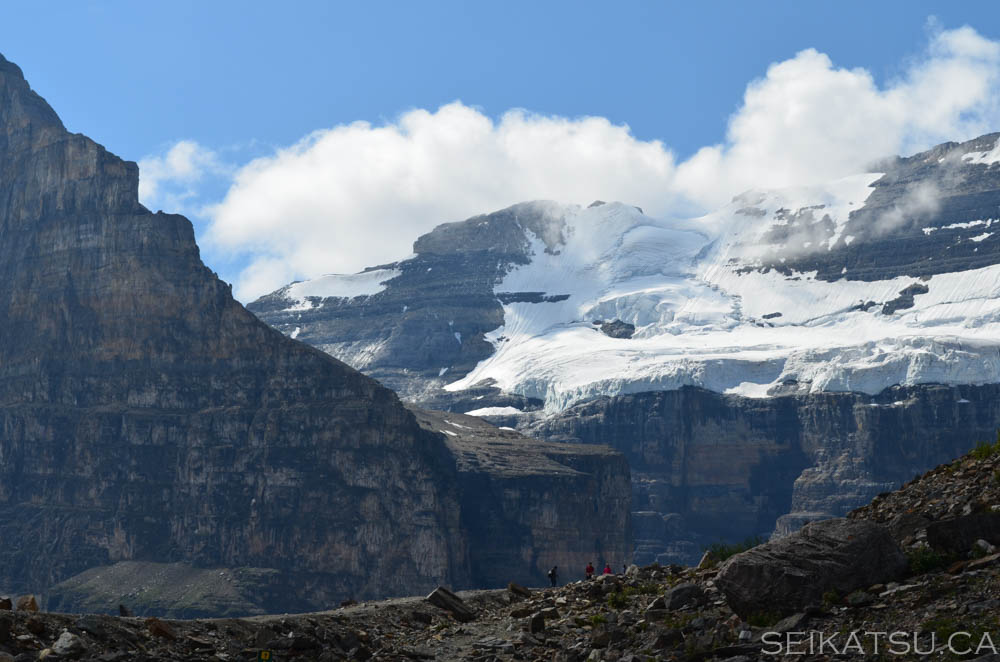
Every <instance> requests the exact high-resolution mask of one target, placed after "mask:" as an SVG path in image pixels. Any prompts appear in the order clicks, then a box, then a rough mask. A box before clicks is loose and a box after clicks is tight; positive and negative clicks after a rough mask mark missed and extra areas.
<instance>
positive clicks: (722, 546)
mask: <svg viewBox="0 0 1000 662" xmlns="http://www.w3.org/2000/svg"><path fill="white" fill-rule="evenodd" d="M765 542H767V541H766V540H764V539H763V538H762V537H760V536H751V537H749V538H747V539H746V540H744V541H743V542H734V543H725V542H722V541H721V540H720V541H719V542H716V543H712V544H711V545H709V546H708V547H706V548H705V551H706V552H708V553H709V554H711V556H712V560H713V561H715V562H716V563H722V562H723V561H725V560H726V559H728V558H729V557H730V556H736V555H737V554H740V553H742V552H745V551H747V550H748V549H752V548H754V547H756V546H757V545H761V544H763V543H765Z"/></svg>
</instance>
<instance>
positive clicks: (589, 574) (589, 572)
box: [584, 561, 594, 579]
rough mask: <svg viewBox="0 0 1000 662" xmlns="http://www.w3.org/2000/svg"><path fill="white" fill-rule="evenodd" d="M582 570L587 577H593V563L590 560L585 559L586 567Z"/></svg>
mask: <svg viewBox="0 0 1000 662" xmlns="http://www.w3.org/2000/svg"><path fill="white" fill-rule="evenodd" d="M584 572H585V573H586V575H587V579H593V578H594V564H593V563H592V562H590V561H587V569H586V570H584Z"/></svg>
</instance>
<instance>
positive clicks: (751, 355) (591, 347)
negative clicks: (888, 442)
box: [445, 173, 1000, 413]
mask: <svg viewBox="0 0 1000 662" xmlns="http://www.w3.org/2000/svg"><path fill="white" fill-rule="evenodd" d="M881 176H882V173H865V174H862V175H857V176H853V177H847V178H844V179H842V180H839V181H836V182H832V183H830V184H828V185H825V186H816V187H800V188H796V189H787V190H781V191H763V192H749V193H746V194H743V195H741V196H738V197H737V198H735V199H734V200H733V201H732V203H731V204H729V205H727V206H726V207H724V208H722V209H719V210H717V211H715V212H713V213H711V214H708V215H706V216H703V217H701V218H696V219H667V220H663V219H654V218H651V217H649V216H647V215H645V214H643V213H642V212H641V211H640V210H639V209H637V208H635V207H631V206H629V205H626V204H622V203H607V204H601V205H598V206H591V207H588V208H582V207H579V206H575V205H562V206H553V205H552V203H546V205H547V206H546V207H545V210H544V211H545V213H548V214H552V215H553V216H557V217H558V220H559V222H560V223H561V224H562V225H563V227H564V231H563V233H562V236H561V237H560V238H559V245H558V246H556V250H552V246H551V242H552V239H551V237H546V238H545V240H548V243H547V242H546V241H545V240H543V238H541V237H538V236H536V235H534V234H533V233H532V232H531V231H530V230H528V229H526V232H527V234H528V235H529V237H530V238H531V242H532V245H531V250H530V254H531V259H530V261H529V262H528V263H527V264H524V265H517V266H514V267H513V268H512V269H511V270H510V271H509V272H508V273H507V274H506V275H505V276H504V277H503V279H502V280H501V282H499V283H497V285H496V286H495V291H496V292H519V291H544V292H545V293H546V294H547V295H568V297H567V298H563V299H561V300H558V301H545V302H541V303H537V302H536V303H529V302H524V301H515V302H511V303H504V304H503V312H504V318H503V319H504V323H503V325H502V326H500V327H498V328H496V329H495V330H493V331H492V332H490V333H488V334H486V339H487V341H489V342H490V343H491V344H492V345H493V347H494V350H495V351H494V352H493V354H492V355H491V356H489V357H488V358H486V359H485V360H483V361H481V362H479V364H478V365H476V367H475V368H474V369H473V370H472V371H471V372H469V373H467V374H466V375H465V376H464V377H462V378H461V379H459V380H457V381H454V382H451V383H450V384H448V385H447V386H446V387H445V388H446V389H447V390H449V391H461V390H464V389H467V388H470V387H472V386H474V385H477V384H482V383H484V382H485V383H491V384H494V385H496V386H497V387H498V388H500V389H501V390H503V391H506V392H509V393H516V394H519V395H523V396H526V397H531V398H538V399H541V400H542V401H543V402H544V410H545V412H546V413H552V412H558V411H561V410H564V409H566V408H567V407H570V406H572V405H573V404H575V403H578V402H581V401H584V400H588V399H591V398H594V397H597V396H602V395H608V396H613V395H620V394H628V393H639V392H644V391H659V390H671V389H677V388H680V387H682V386H697V387H701V388H705V389H708V390H711V391H716V392H720V393H734V394H739V395H743V396H747V397H754V398H762V397H772V396H775V395H787V394H795V393H797V394H801V393H813V392H820V391H834V392H836V391H843V392H846V391H853V392H862V393H868V394H876V393H879V392H881V391H883V390H884V389H886V388H888V387H890V386H893V385H904V386H906V385H915V384H921V383H945V384H986V383H996V382H1000V265H994V266H988V267H984V268H980V269H973V270H967V271H959V272H952V273H940V274H935V275H931V276H923V277H920V278H915V277H909V276H900V277H895V278H889V279H885V280H878V281H864V280H851V279H850V275H849V274H848V273H847V271H848V269H847V268H846V267H845V268H844V277H843V278H840V279H838V280H835V281H832V282H831V281H829V280H823V279H819V278H817V275H816V273H815V272H795V271H788V270H784V271H781V270H778V269H774V268H771V267H770V266H768V264H769V262H768V260H769V259H770V260H771V262H774V261H775V259H777V261H778V262H779V263H780V262H783V261H784V258H785V257H788V256H793V255H799V256H801V255H808V254H810V253H814V252H819V251H829V250H831V249H832V248H833V247H834V246H835V245H838V242H840V244H841V245H849V244H850V243H851V242H852V241H854V237H852V236H850V235H845V234H844V232H845V227H846V224H847V223H846V222H847V219H848V216H849V214H850V213H851V211H853V210H856V209H859V208H860V207H862V206H863V205H864V203H865V200H866V199H867V198H868V196H869V194H870V193H871V191H872V188H871V185H872V184H873V183H874V182H875V181H876V180H878V179H879V178H880V177H881ZM992 223H993V221H992V219H981V221H974V222H969V223H967V224H966V227H964V228H958V229H959V230H963V231H964V230H967V231H968V236H967V237H959V238H958V239H957V240H956V241H972V242H976V241H981V240H982V238H981V237H982V235H983V234H984V230H985V229H986V228H989V227H990V225H991V224H992ZM951 229H953V230H954V229H956V228H955V226H954V224H953V225H952V228H951ZM925 234H927V233H926V231H925ZM779 256H780V257H779ZM908 288H910V289H909V290H908ZM908 293H909V294H908ZM901 297H902V298H901ZM906 297H912V305H911V306H910V307H906V304H905V303H903V304H900V305H899V307H898V309H897V308H896V307H894V306H892V304H891V302H898V301H903V300H905V299H906ZM554 298H556V297H554ZM886 304H890V306H886ZM615 319H617V320H621V321H623V322H626V323H629V324H632V325H634V326H635V332H634V334H633V336H632V337H631V338H629V339H623V338H612V337H608V336H606V335H605V334H603V333H602V332H601V331H600V329H599V324H600V323H601V322H604V321H611V320H615Z"/></svg>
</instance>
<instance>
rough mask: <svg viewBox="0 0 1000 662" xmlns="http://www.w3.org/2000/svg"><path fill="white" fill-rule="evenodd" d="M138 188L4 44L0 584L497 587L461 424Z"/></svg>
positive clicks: (132, 168) (364, 592)
mask: <svg viewBox="0 0 1000 662" xmlns="http://www.w3.org/2000/svg"><path fill="white" fill-rule="evenodd" d="M137 185H138V171H137V167H136V165H135V164H134V163H129V162H125V161H122V160H120V159H118V158H117V157H115V156H114V155H112V154H110V153H108V152H107V151H106V150H105V149H104V148H103V147H101V146H100V145H97V144H96V143H94V142H93V141H91V140H89V139H88V138H86V137H85V136H82V135H78V134H77V135H74V134H70V133H68V132H67V131H66V130H65V128H64V127H63V126H62V124H61V122H60V121H59V119H58V117H57V116H56V115H55V113H54V112H53V111H52V109H51V108H49V106H48V105H47V104H46V103H45V101H44V100H43V99H41V97H39V96H38V95H37V94H35V93H34V92H33V91H32V90H31V89H30V88H29V86H28V84H27V83H26V82H25V80H24V78H23V77H22V74H21V71H20V70H19V69H18V67H16V66H15V65H13V64H12V63H10V62H8V61H6V60H4V59H3V58H0V278H2V282H3V287H0V539H3V540H4V541H5V543H4V545H3V549H2V550H0V559H2V560H0V586H5V587H6V588H8V589H10V590H23V589H31V590H36V591H37V590H39V589H41V588H44V587H47V586H49V585H51V584H53V583H54V582H57V581H59V580H62V579H65V578H67V577H69V576H71V575H74V574H76V573H79V572H81V571H84V570H86V569H87V568H91V567H94V566H104V565H109V564H113V563H116V562H119V561H131V560H142V561H156V562H174V561H184V562H188V563H191V564H194V565H198V566H224V567H229V568H239V567H250V568H256V569H264V570H274V571H276V572H278V573H280V574H281V576H282V577H283V578H284V579H283V581H284V582H286V583H285V586H287V587H288V590H287V592H286V594H287V595H288V596H292V597H295V596H308V598H307V600H308V601H309V603H310V604H313V605H316V606H320V605H328V604H330V602H331V601H334V600H340V599H342V598H344V597H346V596H349V595H350V596H355V597H364V596H375V595H386V594H403V593H412V592H415V591H417V592H419V591H423V590H425V589H428V588H432V587H433V586H434V585H436V584H438V583H449V584H454V585H458V586H468V585H470V584H475V583H478V582H480V581H481V580H482V578H481V577H477V576H475V575H474V573H473V571H472V569H471V566H470V563H469V559H470V555H474V553H475V550H477V549H479V548H481V547H482V546H483V545H487V546H493V545H494V544H495V542H494V541H492V540H479V539H474V535H473V534H472V532H470V531H469V530H468V528H467V527H466V526H465V525H464V524H463V517H464V516H463V511H462V505H461V502H462V498H463V494H462V488H461V485H460V484H459V473H458V470H457V467H456V459H455V457H454V456H453V454H452V452H451V451H450V450H449V448H448V447H447V446H446V444H445V443H444V442H445V437H446V435H444V434H442V433H441V432H437V431H434V430H433V429H428V428H426V427H421V425H419V424H418V423H417V421H416V420H415V418H414V416H413V415H412V414H411V413H410V412H409V411H408V410H406V409H405V408H404V407H403V406H402V405H401V404H400V402H399V400H398V399H397V397H396V396H395V394H393V393H392V392H391V391H389V390H388V389H386V388H383V387H382V386H380V385H379V384H378V383H376V382H375V381H374V380H372V379H370V378H368V377H365V376H363V375H361V374H360V373H358V372H356V371H355V370H353V369H351V368H349V367H348V366H346V365H344V364H343V363H341V362H340V361H337V360H336V359H333V358H331V357H330V356H328V355H326V354H324V353H322V352H320V351H318V350H316V349H313V348H311V347H309V346H306V345H303V344H301V343H297V342H294V341H290V340H288V339H286V338H285V337H283V336H282V335H281V334H280V333H278V332H276V331H274V330H273V329H271V328H269V327H268V326H266V325H265V324H263V323H261V322H260V321H258V320H257V319H256V318H255V317H254V316H253V315H252V314H250V313H248V312H247V311H246V310H245V309H244V308H243V307H242V306H241V305H240V304H239V303H238V302H236V301H235V300H234V299H233V298H232V296H231V293H230V288H229V286H228V285H227V284H225V283H223V282H222V281H220V280H219V279H218V278H217V277H216V276H215V274H214V273H212V272H211V271H210V270H209V269H207V268H206V267H205V266H204V265H203V264H202V262H201V260H200V258H199V253H198V248H197V246H196V244H195V241H194V234H193V230H192V226H191V224H190V222H189V221H188V220H187V219H185V218H183V217H181V216H176V215H171V214H163V213H158V214H152V213H150V212H149V211H148V210H146V209H145V208H144V207H142V206H141V205H140V204H139V203H138V201H137ZM525 443H534V442H525ZM498 480H499V479H498ZM581 481H583V482H587V478H585V477H582V476H576V477H574V480H573V481H572V489H574V490H575V489H577V488H578V487H579V484H580V482H581ZM556 483H558V480H556ZM550 490H551V491H552V492H553V493H555V492H558V491H559V488H558V486H557V485H552V486H550ZM608 525H609V526H608V528H607V529H606V530H605V533H606V535H607V536H609V538H618V539H621V536H623V535H624V532H625V527H626V526H627V523H626V522H625V521H621V520H619V521H615V522H613V523H612V522H608ZM608 544H609V545H612V546H613V545H618V546H623V544H624V543H621V542H618V543H610V542H609V543H608ZM540 553H541V552H540ZM269 581H270V580H269ZM295 600H296V601H299V597H295ZM295 606H296V607H298V606H300V605H298V604H296V605H295ZM269 607H270V608H271V609H276V610H281V609H282V608H284V607H285V605H283V604H278V603H272V604H271V605H269Z"/></svg>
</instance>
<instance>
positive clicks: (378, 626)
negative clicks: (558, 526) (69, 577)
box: [0, 444, 1000, 662]
mask: <svg viewBox="0 0 1000 662" xmlns="http://www.w3.org/2000/svg"><path fill="white" fill-rule="evenodd" d="M997 510H1000V444H998V445H994V446H982V447H980V448H979V449H978V450H977V451H975V452H974V453H972V454H970V455H968V456H965V457H963V458H961V459H959V460H957V461H955V462H953V463H951V464H948V465H943V466H941V467H938V468H937V469H934V470H933V471H930V472H928V473H927V474H925V475H924V476H922V477H920V478H917V479H915V480H914V481H912V482H911V483H909V484H908V485H906V486H904V488H903V489H902V490H900V491H897V492H895V493H892V494H887V495H883V496H882V497H880V498H879V499H877V500H876V501H875V502H874V503H872V504H871V505H870V506H867V507H865V508H862V509H859V510H857V511H854V512H853V513H851V516H850V517H849V518H847V519H835V520H826V521H823V522H816V523H812V524H808V525H806V526H805V527H804V528H803V529H802V530H801V531H800V532H798V533H796V534H793V535H791V536H787V537H785V538H781V539H779V540H775V541H772V542H769V543H767V544H764V545H760V546H758V547H754V548H752V549H750V550H748V551H745V552H742V553H739V554H736V555H734V556H732V557H731V558H729V559H728V560H726V561H724V562H722V563H717V562H716V561H715V560H714V559H713V558H712V557H711V554H707V555H706V558H705V560H704V561H703V563H702V564H701V565H700V567H698V568H682V567H679V566H666V567H665V566H659V565H655V564H654V565H650V566H646V567H643V568H638V567H636V566H632V567H630V568H629V569H628V571H627V572H626V573H625V574H619V575H606V576H600V577H597V578H596V579H593V580H589V581H584V580H578V581H573V582H571V583H569V584H568V585H564V586H560V587H557V588H545V589H535V590H528V589H524V588H522V587H520V586H518V585H516V584H512V585H511V586H509V587H508V589H507V590H492V591H476V592H464V593H461V594H460V595H459V596H457V597H455V596H452V595H451V594H450V593H448V592H447V591H445V590H439V591H436V592H435V594H434V595H433V596H429V597H428V598H426V599H425V598H419V597H414V598H403V599H396V600H386V601H382V602H371V603H364V604H357V605H350V606H345V607H341V608H339V609H336V610H333V611H327V612H321V613H312V614H299V615H283V616H260V617H253V618H246V619H211V620H187V621H180V620H170V621H167V620H160V619H156V618H132V617H117V616H105V615H83V616H81V615H67V614H47V613H38V612H36V611H33V610H32V608H33V605H32V604H31V601H30V600H24V601H20V602H23V603H24V604H22V605H21V608H20V609H17V608H15V609H14V610H12V611H8V612H6V613H3V612H0V662H5V661H7V660H17V661H19V662H21V661H27V660H36V659H87V660H105V661H114V660H257V659H272V660H290V659H295V660H331V661H332V660H476V661H480V662H493V661H499V660H504V661H506V660H539V661H541V660H558V661H565V662H571V661H572V662H581V661H584V660H587V661H596V660H607V661H616V662H636V661H640V660H641V661H643V662H645V661H647V660H728V661H730V662H736V661H738V660H756V659H777V658H785V657H787V658H788V659H830V660H833V659H852V658H857V659H879V658H880V657H881V658H883V659H993V658H992V656H993V655H995V651H994V649H995V648H996V645H1000V620H998V615H1000V553H997V551H996V549H995V548H994V545H996V544H997V543H1000V537H998V533H1000V525H998V522H1000V514H997ZM722 552H723V550H717V552H716V553H722ZM3 604H4V603H2V602H0V606H3ZM7 605H8V608H9V607H10V603H7ZM14 606H15V607H17V605H14ZM262 652H263V653H270V658H267V657H261V654H262Z"/></svg>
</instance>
